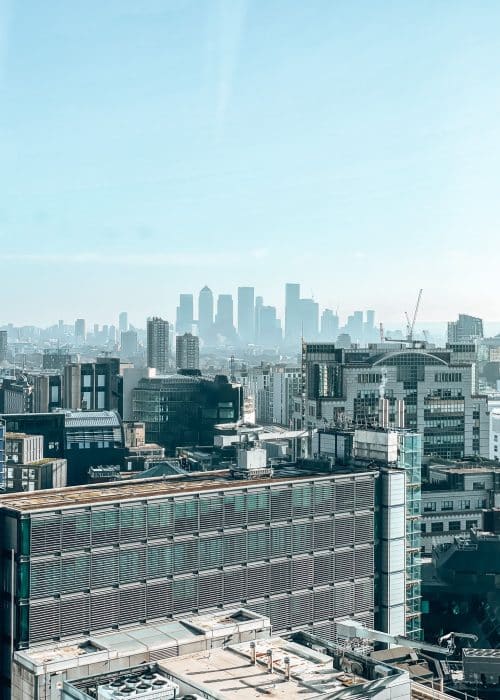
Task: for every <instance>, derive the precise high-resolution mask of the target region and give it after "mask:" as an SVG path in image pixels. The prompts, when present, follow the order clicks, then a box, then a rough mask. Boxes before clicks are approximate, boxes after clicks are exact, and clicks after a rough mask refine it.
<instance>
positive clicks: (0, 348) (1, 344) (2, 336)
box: [0, 331, 8, 362]
mask: <svg viewBox="0 0 500 700" xmlns="http://www.w3.org/2000/svg"><path fill="white" fill-rule="evenodd" d="M7 337H8V336H7V331H0V362H5V360H6V359H7Z"/></svg>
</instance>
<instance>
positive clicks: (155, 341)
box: [147, 316, 170, 374]
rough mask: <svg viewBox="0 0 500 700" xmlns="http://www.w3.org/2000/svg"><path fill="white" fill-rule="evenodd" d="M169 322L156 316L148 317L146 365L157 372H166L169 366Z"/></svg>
mask: <svg viewBox="0 0 500 700" xmlns="http://www.w3.org/2000/svg"><path fill="white" fill-rule="evenodd" d="M169 350H170V348H169V323H168V321H165V320H164V319H162V318H159V317H158V316H154V317H153V318H148V328H147V360H148V367H151V368H152V369H155V370H156V371H157V373H158V374H166V372H168V368H169V355H170V351H169Z"/></svg>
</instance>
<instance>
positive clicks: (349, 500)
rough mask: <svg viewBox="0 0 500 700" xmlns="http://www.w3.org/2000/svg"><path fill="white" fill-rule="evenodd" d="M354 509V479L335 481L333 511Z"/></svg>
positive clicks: (343, 511)
mask: <svg viewBox="0 0 500 700" xmlns="http://www.w3.org/2000/svg"><path fill="white" fill-rule="evenodd" d="M349 510H354V481H337V482H336V484H335V512H336V513H345V512H346V511H349Z"/></svg>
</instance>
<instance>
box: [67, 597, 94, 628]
mask: <svg viewBox="0 0 500 700" xmlns="http://www.w3.org/2000/svg"><path fill="white" fill-rule="evenodd" d="M89 631H90V596H88V595H82V594H81V593H77V594H74V595H68V596H64V597H63V598H61V636H69V635H73V634H85V633H87V632H89Z"/></svg>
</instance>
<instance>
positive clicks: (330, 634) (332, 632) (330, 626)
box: [313, 622, 337, 642]
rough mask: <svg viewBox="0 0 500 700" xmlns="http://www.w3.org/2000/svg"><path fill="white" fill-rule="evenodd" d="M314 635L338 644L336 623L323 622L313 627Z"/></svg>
mask: <svg viewBox="0 0 500 700" xmlns="http://www.w3.org/2000/svg"><path fill="white" fill-rule="evenodd" d="M313 634H315V635H316V636H318V637H320V639H325V640H326V641H327V642H336V641H337V635H336V625H335V623H334V622H322V623H321V624H319V625H316V624H315V625H314V626H313Z"/></svg>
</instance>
